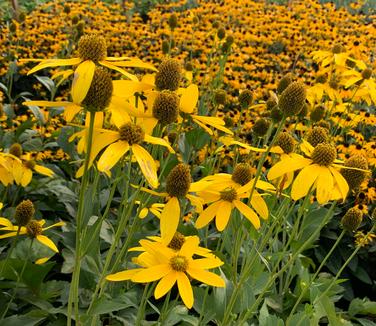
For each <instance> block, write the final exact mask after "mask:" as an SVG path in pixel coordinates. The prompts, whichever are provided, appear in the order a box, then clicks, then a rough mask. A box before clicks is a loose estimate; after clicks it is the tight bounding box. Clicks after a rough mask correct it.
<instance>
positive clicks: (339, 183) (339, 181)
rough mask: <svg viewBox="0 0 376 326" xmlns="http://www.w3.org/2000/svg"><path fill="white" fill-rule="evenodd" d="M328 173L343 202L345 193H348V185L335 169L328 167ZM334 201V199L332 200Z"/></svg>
mask: <svg viewBox="0 0 376 326" xmlns="http://www.w3.org/2000/svg"><path fill="white" fill-rule="evenodd" d="M329 170H330V172H332V175H333V177H334V180H335V182H336V184H337V186H338V188H339V191H340V192H341V195H342V198H343V200H345V199H346V196H347V193H348V192H349V185H348V184H347V181H346V179H345V178H344V177H343V176H342V174H341V173H339V172H338V171H337V170H336V169H335V168H333V167H331V166H330V167H329ZM333 199H335V198H333Z"/></svg>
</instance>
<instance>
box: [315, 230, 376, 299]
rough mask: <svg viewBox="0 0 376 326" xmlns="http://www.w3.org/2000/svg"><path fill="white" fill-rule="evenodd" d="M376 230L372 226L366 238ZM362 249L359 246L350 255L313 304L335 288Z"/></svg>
mask: <svg viewBox="0 0 376 326" xmlns="http://www.w3.org/2000/svg"><path fill="white" fill-rule="evenodd" d="M374 229H375V225H373V226H372V228H371V230H370V231H369V232H368V233H367V235H366V236H365V237H368V236H369V235H370V234H371V233H372V232H373V230H374ZM361 248H362V246H361V245H358V246H357V247H356V248H355V250H354V251H353V253H352V254H351V255H350V257H349V258H348V259H347V260H346V261H345V263H344V264H343V265H342V267H341V268H340V270H339V271H338V272H337V274H336V276H335V277H334V279H333V280H332V281H331V283H330V284H329V286H328V287H327V288H326V289H325V291H324V292H323V293H321V295H320V296H319V297H318V298H316V299H315V301H314V302H313V304H315V303H316V302H318V301H320V300H321V299H322V297H323V296H324V295H326V294H327V293H328V292H329V291H330V289H331V288H332V287H333V285H334V284H335V283H336V281H337V280H338V278H339V277H340V276H341V274H342V272H343V270H344V269H345V268H346V266H347V265H348V264H350V262H351V260H352V259H353V258H354V257H355V255H356V254H357V253H358V251H359V250H360V249H361Z"/></svg>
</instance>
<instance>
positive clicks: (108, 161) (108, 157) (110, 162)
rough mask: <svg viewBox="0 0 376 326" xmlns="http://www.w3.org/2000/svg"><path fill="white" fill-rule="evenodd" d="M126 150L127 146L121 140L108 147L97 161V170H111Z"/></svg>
mask: <svg viewBox="0 0 376 326" xmlns="http://www.w3.org/2000/svg"><path fill="white" fill-rule="evenodd" d="M128 150H129V144H128V143H127V142H126V141H123V140H118V141H117V142H115V143H113V144H111V145H109V146H108V147H107V148H106V149H105V151H104V152H103V154H102V155H101V157H100V159H99V160H98V165H97V166H98V170H99V171H101V172H103V171H106V170H111V169H112V167H113V166H114V165H115V164H116V163H117V162H119V160H120V159H121V158H122V157H123V156H124V155H125V153H126V152H128Z"/></svg>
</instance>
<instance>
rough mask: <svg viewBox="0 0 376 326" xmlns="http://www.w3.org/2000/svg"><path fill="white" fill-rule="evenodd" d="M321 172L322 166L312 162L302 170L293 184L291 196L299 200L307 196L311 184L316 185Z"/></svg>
mask: <svg viewBox="0 0 376 326" xmlns="http://www.w3.org/2000/svg"><path fill="white" fill-rule="evenodd" d="M320 172H321V169H320V166H319V165H317V164H311V165H309V166H307V167H305V168H304V169H303V170H302V171H300V172H299V174H298V176H297V177H296V178H295V180H294V183H293V185H292V189H291V198H292V199H294V200H298V199H300V198H302V197H304V196H306V195H307V194H308V192H309V189H310V188H311V186H313V185H314V183H315V181H316V179H317V177H318V175H319V173H320Z"/></svg>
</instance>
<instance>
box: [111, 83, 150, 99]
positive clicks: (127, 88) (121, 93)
mask: <svg viewBox="0 0 376 326" xmlns="http://www.w3.org/2000/svg"><path fill="white" fill-rule="evenodd" d="M112 83H113V86H114V90H113V95H114V96H118V97H121V98H122V99H127V98H130V97H131V96H133V95H134V93H136V92H143V91H146V90H149V89H152V88H153V85H151V84H147V83H143V82H139V81H133V80H114V81H113V82H112Z"/></svg>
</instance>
